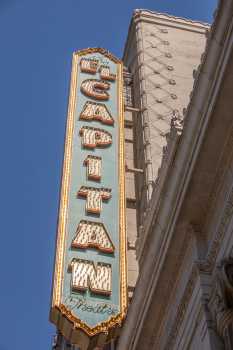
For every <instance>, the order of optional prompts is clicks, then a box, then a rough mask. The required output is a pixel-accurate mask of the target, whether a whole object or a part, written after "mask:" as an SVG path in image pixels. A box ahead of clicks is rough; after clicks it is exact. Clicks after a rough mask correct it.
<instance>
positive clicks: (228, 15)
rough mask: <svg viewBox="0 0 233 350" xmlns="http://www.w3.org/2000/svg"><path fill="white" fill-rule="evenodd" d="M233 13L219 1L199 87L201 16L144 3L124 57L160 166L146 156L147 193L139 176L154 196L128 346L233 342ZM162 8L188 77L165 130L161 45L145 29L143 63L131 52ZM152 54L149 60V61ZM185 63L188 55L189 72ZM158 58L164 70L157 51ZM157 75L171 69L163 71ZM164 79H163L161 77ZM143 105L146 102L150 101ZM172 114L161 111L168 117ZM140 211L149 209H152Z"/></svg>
mask: <svg viewBox="0 0 233 350" xmlns="http://www.w3.org/2000/svg"><path fill="white" fill-rule="evenodd" d="M232 13H233V1H232V0H222V1H220V2H219V5H218V10H217V11H216V13H215V21H214V24H213V25H212V27H211V30H210V32H209V34H208V42H207V45H206V49H205V53H204V55H202V57H201V64H200V65H199V66H198V68H197V70H196V73H195V74H194V77H195V82H194V88H193V90H192V93H191V94H190V91H191V90H190V89H191V85H192V84H191V82H190V85H188V83H187V85H185V79H184V77H185V74H187V72H188V70H189V69H190V73H191V65H193V67H192V68H196V67H194V66H195V63H194V61H192V59H191V60H190V67H189V64H188V62H186V63H187V66H186V64H185V61H184V62H183V61H182V57H183V56H182V55H185V59H186V60H187V59H188V56H189V53H190V55H191V56H193V55H194V56H195V52H196V53H197V55H196V64H197V65H198V59H197V56H198V52H197V51H198V50H199V48H198V49H197V51H195V48H194V51H192V50H191V49H188V47H190V48H191V47H192V45H190V44H191V42H192V41H193V45H197V43H198V41H199V40H198V39H197V38H198V37H199V36H200V37H201V38H203V41H204V40H205V39H204V31H205V30H206V27H205V25H204V26H203V27H205V30H204V29H203V33H198V32H200V31H201V29H200V27H202V25H200V24H198V23H193V22H191V23H189V26H190V27H189V29H188V22H189V21H185V20H184V21H183V20H181V19H175V18H172V17H170V16H164V15H158V16H157V15H156V14H152V13H150V12H148V11H138V12H136V14H135V15H134V18H133V20H132V23H131V27H130V28H131V29H130V32H129V36H128V41H127V45H126V50H125V56H124V57H125V60H126V61H128V63H129V66H130V64H132V65H131V66H130V67H131V69H134V71H135V75H137V76H138V81H140V80H141V85H140V91H146V93H143V94H142V97H141V96H140V105H138V106H139V107H140V108H141V109H142V110H141V113H139V115H140V119H139V117H138V116H137V120H136V122H135V125H136V127H135V128H136V130H135V131H134V132H135V134H136V133H137V128H139V127H140V123H141V126H142V127H143V126H144V128H143V130H144V132H143V136H144V140H145V129H146V131H147V128H148V131H149V133H148V134H147V135H146V137H148V136H149V141H150V142H149V145H150V146H151V149H150V151H151V153H150V154H149V155H151V163H149V164H150V165H151V167H147V165H148V164H145V168H144V169H143V170H145V171H144V175H143V180H142V179H141V180H140V179H139V177H138V175H137V177H138V178H136V197H137V199H138V198H140V196H142V193H141V192H140V191H138V188H137V181H138V182H139V183H140V181H141V183H144V184H146V185H147V198H146V201H147V202H148V200H150V201H149V210H148V208H147V205H145V204H143V206H144V207H143V206H141V203H140V204H138V206H137V210H138V213H139V215H141V217H140V223H139V235H140V237H139V238H140V239H139V240H138V241H137V244H138V247H137V255H138V258H139V262H140V273H139V277H138V281H137V285H136V288H135V291H134V295H133V299H132V302H131V305H130V307H129V310H128V316H127V319H126V322H125V325H124V327H123V330H122V333H121V336H120V338H119V342H118V347H117V349H119V350H139V349H151V350H197V349H198V350H199V349H204V350H223V349H224V350H230V349H232V348H233V272H232V271H233V235H232V232H233V147H232V133H233V120H232V113H231V111H232V109H233V100H232V97H231V93H230V91H232V89H233V83H232V79H231V74H232V72H233V63H232V62H233V60H232V59H233V40H232V38H233V16H232ZM153 16H154V18H156V16H157V17H158V18H159V19H158V18H156V19H155V20H156V24H157V25H158V24H159V23H158V22H159V20H161V22H163V24H164V23H165V22H166V20H167V23H166V24H167V28H165V29H166V31H163V32H159V36H160V35H161V34H164V35H169V32H170V31H173V29H174V33H175V34H174V36H173V38H174V40H175V38H177V42H175V41H174V43H173V45H174V46H175V51H174V52H176V53H177V57H179V58H180V63H179V62H177V63H176V62H175V60H174V67H173V68H174V70H170V68H169V74H174V73H175V67H177V68H176V69H177V70H179V74H177V76H178V78H180V79H181V80H180V83H179V84H180V85H179V84H178V83H177V82H179V80H177V82H176V85H173V84H169V88H170V89H171V90H169V91H170V92H171V93H173V92H172V89H173V88H174V87H175V88H176V89H177V90H176V95H177V98H175V99H170V97H171V95H170V97H167V101H171V103H172V107H171V108H174V111H175V112H176V113H177V114H178V118H177V116H176V115H175V116H171V118H170V122H171V123H170V127H169V133H168V134H167V135H166V138H163V137H162V135H161V134H160V135H159V132H157V130H156V132H155V131H152V130H153V129H154V127H155V126H158V125H161V130H162V131H163V130H164V132H166V125H165V123H164V124H162V122H161V120H160V119H159V118H158V115H157V111H158V110H159V111H162V110H163V108H164V104H165V103H164V102H163V101H161V100H160V99H162V98H161V96H160V97H159V98H158V100H156V101H155V104H154V105H155V106H156V110H155V111H154V114H152V111H151V108H150V105H151V104H152V105H153V97H152V96H151V93H150V91H149V92H148V85H149V84H147V83H148V77H149V78H150V75H149V69H150V68H149V67H148V66H147V65H148V56H149V55H147V53H145V51H146V50H151V51H152V47H150V49H148V48H146V49H143V47H142V43H145V40H144V38H143V36H141V37H139V39H138V40H137V41H136V43H137V44H138V42H139V43H140V48H141V51H140V50H139V53H138V56H140V55H141V61H139V66H138V70H137V69H136V68H137V66H136V63H134V64H133V59H134V57H136V54H135V55H132V53H131V52H130V51H131V50H130V43H131V38H133V36H135V37H137V35H138V34H137V32H138V31H145V29H146V28H147V25H148V22H150V21H151V17H153ZM169 21H170V22H169ZM144 22H146V23H144ZM168 22H169V23H168ZM171 22H173V23H171ZM174 22H176V23H174ZM144 24H145V25H144ZM150 25H151V23H150ZM180 26H181V27H182V28H180ZM183 26H184V27H185V30H184V27H183ZM177 27H179V28H177ZM191 27H192V29H191ZM163 28H164V27H163ZM171 28H172V29H171ZM181 31H182V33H183V34H182V35H180V36H179V34H178V32H179V33H181ZM186 31H187V37H185V36H186ZM144 34H145V33H144ZM171 34H173V32H172V33H170V35H171ZM150 36H151V34H150ZM148 37H149V35H148ZM152 37H153V40H154V38H156V40H157V39H158V38H157V37H156V36H152ZM170 37H172V35H171V36H170ZM195 38H196V39H195ZM135 40H136V39H135ZM169 40H170V39H169ZM169 40H167V41H168V42H169ZM182 40H183V45H182ZM189 40H190V41H189ZM132 42H133V41H132ZM188 42H189V44H188ZM151 45H155V44H153V43H152V44H151ZM163 45H164V41H163ZM155 46H156V45H155ZM166 46H169V45H167V44H166ZM171 46H172V43H171ZM137 47H139V46H136V48H137ZM134 49H135V48H134ZM155 49H158V47H156V48H155ZM132 50H133V48H132ZM179 50H180V53H181V55H180V56H179ZM174 52H173V54H174ZM143 54H144V56H142V55H143ZM199 54H200V52H199ZM199 57H200V56H199ZM167 58H168V57H167ZM170 58H171V57H170ZM139 59H140V57H139ZM143 59H144V60H145V61H146V60H147V62H146V63H145V64H144V63H143ZM177 61H178V59H177ZM181 62H183V64H184V69H183V72H184V75H182V63H181ZM191 62H192V63H191ZM155 63H156V64H157V68H156V71H157V70H158V62H157V60H155ZM171 65H172V64H171ZM141 67H143V69H141ZM151 71H152V69H151ZM140 74H141V77H140ZM143 74H144V76H143ZM155 74H156V75H157V76H160V75H162V73H159V74H158V72H156V73H155ZM143 77H144V79H143ZM152 77H153V74H152ZM173 78H174V75H173ZM135 79H137V78H136V77H135ZM182 79H184V80H183V81H182ZM187 81H188V80H187ZM156 82H157V80H156V79H155V80H154V82H153V84H155V83H156ZM149 83H151V81H149ZM151 84H152V83H151ZM153 84H152V85H153ZM152 85H151V88H152ZM170 85H171V87H170ZM149 86H150V85H149ZM185 86H186V88H187V90H186V88H185ZM183 88H184V90H185V91H184V90H182V89H183ZM157 89H159V90H162V89H161V87H159V88H157V87H154V88H153V89H152V91H153V93H155V91H157ZM148 95H149V97H148ZM184 95H185V96H184ZM189 95H190V96H189ZM137 96H138V95H137ZM156 99H157V95H156ZM148 100H149V103H148ZM185 101H186V102H185ZM146 103H147V105H146ZM169 103H170V102H169ZM143 104H144V106H145V105H146V109H145V110H144V109H143ZM187 104H188V105H187ZM160 106H161V109H159V108H160ZM157 107H158V109H157ZM166 107H167V105H166ZM182 108H187V110H186V112H185V118H184V120H183V121H182V120H181V118H180V114H181V113H182ZM174 111H172V112H174ZM145 112H146V113H145ZM161 114H162V113H161ZM167 116H168V114H167ZM135 118H136V116H135ZM152 119H153V120H152ZM168 120H169V119H165V120H163V119H162V121H163V122H168ZM160 122H161V124H160ZM137 123H138V124H137ZM145 123H146V125H145ZM168 125H169V123H168ZM163 127H164V129H163ZM158 129H159V128H158ZM153 132H154V134H153ZM153 135H159V136H158V140H159V142H158V145H157V144H156V143H155V142H154V140H155V137H154V136H153ZM156 137H157V136H156ZM163 141H164V142H165V147H164V148H163V151H162V155H161V156H160V164H158V166H156V162H155V158H156V157H154V158H153V155H152V149H153V151H155V150H158V153H156V156H158V157H159V154H160V153H159V146H160V145H162V144H163ZM143 146H144V159H145V160H146V159H147V155H148V154H146V147H145V146H146V145H145V142H144V143H143V145H140V141H138V145H136V146H135V152H138V150H140V149H141V148H142V147H143ZM137 147H138V148H137ZM161 158H162V162H161ZM158 159H159V158H158ZM147 160H148V159H147ZM145 163H146V162H145ZM156 167H157V168H158V167H160V170H159V172H158V173H157V175H156V174H155V173H154V170H155V169H156ZM151 170H152V171H153V172H152V179H154V181H155V183H154V184H153V189H152V195H151V199H150V196H148V185H149V182H148V171H151ZM137 192H138V193H137ZM144 209H145V210H144ZM140 210H144V213H142V212H140Z"/></svg>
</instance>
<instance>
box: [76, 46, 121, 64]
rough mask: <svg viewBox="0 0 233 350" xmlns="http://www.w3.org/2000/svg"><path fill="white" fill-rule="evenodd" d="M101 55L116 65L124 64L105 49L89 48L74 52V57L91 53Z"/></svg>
mask: <svg viewBox="0 0 233 350" xmlns="http://www.w3.org/2000/svg"><path fill="white" fill-rule="evenodd" d="M95 52H98V53H101V54H102V55H104V56H106V57H108V58H109V59H110V60H112V61H113V62H114V63H119V64H122V61H121V60H119V59H118V58H117V57H116V56H114V55H113V54H112V53H111V52H109V51H108V50H106V49H103V48H102V47H88V48H86V49H83V50H78V51H75V52H74V55H78V56H84V55H87V54H89V53H95Z"/></svg>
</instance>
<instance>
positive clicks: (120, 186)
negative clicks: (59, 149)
mask: <svg viewBox="0 0 233 350" xmlns="http://www.w3.org/2000/svg"><path fill="white" fill-rule="evenodd" d="M122 70H123V66H122V63H121V61H119V60H118V59H117V58H115V57H114V56H113V55H111V54H110V53H109V52H107V51H105V50H103V49H87V50H82V51H78V52H76V53H74V56H73V64H72V76H71V88H70V98H69V108H68V119H67V131H66V140H65V155H64V165H63V176H62V188H61V197H60V209H59V220H58V232H57V246H56V258H55V269H54V284H53V296H52V307H51V320H52V322H53V323H55V324H56V326H57V327H58V329H59V330H60V331H61V332H62V333H63V335H64V336H65V337H66V338H67V339H68V340H69V341H70V342H71V343H73V344H77V345H79V346H81V345H82V343H83V342H87V343H88V339H93V338H95V346H96V344H98V345H99V344H100V343H101V342H104V341H106V340H110V339H111V337H113V336H114V333H116V331H117V328H118V327H120V326H121V324H122V321H123V319H124V317H125V313H126V307H127V281H126V232H125V188H124V120H123V79H122V74H123V72H122ZM97 338H98V339H97ZM84 339H85V341H84ZM96 339H97V340H96Z"/></svg>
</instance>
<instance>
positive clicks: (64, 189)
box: [50, 48, 128, 346]
mask: <svg viewBox="0 0 233 350" xmlns="http://www.w3.org/2000/svg"><path fill="white" fill-rule="evenodd" d="M90 53H100V54H102V55H104V56H106V57H108V58H109V59H110V60H112V61H113V62H114V63H116V64H117V77H118V79H117V80H116V83H117V91H118V101H117V103H118V113H119V115H118V118H119V129H118V138H119V146H118V147H119V149H118V158H119V159H118V162H119V181H118V189H119V191H118V193H119V242H120V247H119V259H120V261H119V266H120V276H119V288H120V312H119V313H118V314H117V315H114V316H111V317H110V318H109V319H108V320H107V321H104V322H101V323H99V324H97V325H96V326H94V327H90V326H89V325H87V324H86V323H85V322H83V321H82V320H81V319H79V318H77V317H76V316H75V315H74V314H73V313H72V311H71V310H69V309H68V308H67V307H66V306H65V305H64V304H62V303H61V299H62V291H63V281H64V276H63V274H64V263H65V252H66V249H67V246H66V243H67V240H66V238H67V217H68V200H69V189H70V181H71V163H72V144H73V138H74V137H75V135H74V126H75V110H76V102H77V89H78V84H77V79H78V61H79V58H80V57H82V56H85V55H86V54H90ZM79 69H80V68H79ZM64 148H65V150H64V160H63V171H62V178H61V191H60V204H59V214H58V225H57V243H56V254H55V263H54V276H53V290H52V302H51V311H50V320H51V321H52V322H53V323H54V324H55V325H56V326H57V328H58V330H59V331H61V333H62V334H63V335H64V336H65V337H66V338H67V339H68V340H69V341H70V342H71V343H72V344H77V345H79V346H80V339H82V337H83V336H84V337H85V336H88V337H94V336H97V337H98V336H99V335H102V341H103V339H104V342H105V341H106V340H108V341H109V340H110V339H112V338H114V337H115V336H116V335H117V334H118V332H119V327H121V325H122V322H123V320H124V318H125V316H126V310H127V303H128V295H127V259H126V253H127V246H126V222H125V220H126V217H125V215H126V214H125V207H126V206H125V150H124V103H123V63H122V61H121V60H119V59H117V58H116V57H115V56H113V55H112V54H111V53H109V52H108V51H107V50H105V49H102V48H88V49H84V50H79V51H76V52H74V54H73V60H72V72H71V82H70V93H69V103H68V114H67V125H66V136H65V147H64ZM80 332H81V333H82V336H81V334H80ZM103 334H104V335H105V336H104V337H103ZM85 339H86V337H85ZM85 341H87V340H85ZM97 343H98V342H97Z"/></svg>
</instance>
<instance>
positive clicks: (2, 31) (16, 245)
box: [0, 0, 216, 350]
mask: <svg viewBox="0 0 233 350" xmlns="http://www.w3.org/2000/svg"><path fill="white" fill-rule="evenodd" d="M215 6H216V1H215V0H195V1H194V0H176V1H175V0H169V1H168V0H153V1H152V0H145V1H140V0H117V1H109V0H108V1H106V0H102V1H98V2H97V1H93V0H90V1H88V0H86V1H80V0H39V1H36V0H20V1H19V0H18V1H17V0H0V42H1V56H0V96H1V103H0V112H1V123H2V124H1V137H0V144H1V145H0V146H1V164H2V166H1V173H0V176H1V182H0V184H1V192H0V193H1V201H0V203H1V239H2V241H1V254H0V276H1V289H0V309H1V319H0V329H1V337H0V350H12V348H13V347H14V348H17V349H22V350H32V349H33V350H47V349H50V348H51V342H52V334H54V327H53V326H52V325H50V324H49V322H48V313H49V303H50V291H51V280H52V270H53V257H54V244H55V231H56V220H57V207H58V196H59V182H60V174H61V166H62V157H63V141H64V130H65V120H66V108H67V97H68V87H69V78H70V67H71V56H72V52H73V51H74V50H76V49H81V48H85V47H91V46H101V47H105V48H107V49H108V50H110V51H112V52H113V53H114V54H115V55H117V56H119V57H121V56H122V52H123V47H124V42H125V39H126V35H127V30H128V26H129V21H130V18H131V15H132V11H133V9H135V8H147V9H150V10H155V11H159V12H167V13H170V14H174V15H177V16H183V17H188V18H192V19H198V20H202V21H206V22H212V13H213V11H214V8H215Z"/></svg>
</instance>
